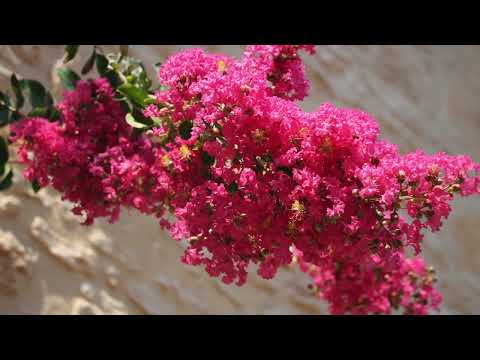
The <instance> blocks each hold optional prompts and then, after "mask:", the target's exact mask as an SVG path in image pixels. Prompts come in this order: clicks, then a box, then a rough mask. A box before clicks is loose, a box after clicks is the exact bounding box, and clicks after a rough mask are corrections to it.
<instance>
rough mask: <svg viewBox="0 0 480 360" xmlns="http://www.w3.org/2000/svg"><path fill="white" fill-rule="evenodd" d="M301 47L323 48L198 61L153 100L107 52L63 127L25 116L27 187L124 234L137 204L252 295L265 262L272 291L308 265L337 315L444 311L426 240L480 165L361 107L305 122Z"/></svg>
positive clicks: (162, 78) (185, 59) (74, 94)
mask: <svg viewBox="0 0 480 360" xmlns="http://www.w3.org/2000/svg"><path fill="white" fill-rule="evenodd" d="M68 50H70V52H69V51H68ZM301 51H304V52H307V53H310V54H313V53H314V51H315V49H314V47H313V46H307V45H301V46H298V45H297V46H294V45H288V46H287V45H275V46H263V45H262V46H260V45H258V46H257V45H256V46H248V47H247V48H246V51H245V53H244V56H243V57H242V58H241V59H233V58H230V57H227V56H223V55H216V54H208V53H206V52H204V51H203V50H201V49H191V50H186V51H183V52H180V53H178V54H175V55H173V56H171V57H170V58H169V59H168V60H167V61H166V62H165V64H163V65H162V66H161V67H160V68H159V71H158V80H159V83H160V84H161V87H160V88H159V89H157V90H152V89H151V85H152V82H151V81H149V80H148V78H147V77H146V75H145V71H144V68H143V65H141V64H140V63H139V62H136V61H135V60H133V59H130V58H127V57H125V54H120V55H118V56H117V57H110V58H106V57H104V56H103V55H99V54H97V53H96V49H94V52H93V54H92V57H91V59H90V60H89V62H87V64H86V67H85V68H84V70H85V71H84V72H85V73H87V72H88V71H89V67H90V68H91V67H92V66H93V65H92V64H93V62H96V65H97V70H98V72H99V73H100V75H102V77H100V78H96V79H94V80H87V81H83V80H79V77H78V76H77V75H76V74H75V73H73V72H71V70H62V71H63V73H61V75H63V76H61V77H62V79H63V80H64V83H65V84H66V87H67V88H69V89H71V91H67V92H66V93H65V95H64V97H63V99H62V100H61V101H60V102H59V103H58V104H57V105H56V106H55V107H54V108H53V110H50V114H54V116H50V117H48V116H38V115H36V113H34V114H33V115H35V116H32V115H30V116H20V118H21V121H16V122H13V123H12V124H11V137H10V140H11V141H12V142H14V143H16V144H18V145H19V146H18V157H19V160H20V161H21V162H23V163H25V164H26V165H27V168H26V170H25V173H24V175H25V177H26V179H28V180H29V181H31V182H32V183H33V184H35V186H36V187H37V188H41V187H45V186H49V185H50V186H52V187H53V188H55V189H56V190H58V191H59V192H61V193H62V195H63V198H64V199H66V200H69V201H71V202H73V203H74V204H75V207H74V209H73V212H74V213H75V214H78V215H83V216H84V217H85V223H86V224H91V223H92V222H93V221H94V220H95V218H98V217H108V218H109V220H110V221H111V222H115V221H116V220H117V219H118V216H119V213H120V211H121V209H122V207H126V208H136V209H138V210H139V211H140V212H142V213H144V214H151V215H154V216H156V217H158V218H159V223H160V226H161V227H162V228H164V229H167V230H168V231H169V232H170V233H171V235H172V237H173V238H174V239H176V240H182V239H187V240H188V247H187V249H186V250H185V253H184V255H183V257H182V261H183V262H184V263H186V264H189V265H196V266H203V267H204V268H205V271H207V272H208V274H209V275H211V276H213V277H220V278H221V280H222V281H223V282H225V283H227V284H229V283H232V282H235V283H236V284H237V285H242V284H244V283H245V282H246V281H247V274H248V269H249V266H250V265H251V264H254V265H256V266H257V267H258V274H259V275H260V276H261V277H263V278H265V279H271V278H273V277H274V276H275V274H276V272H277V270H278V268H279V267H281V266H285V265H288V264H291V263H292V262H298V264H299V266H300V269H301V270H302V271H304V272H306V273H308V274H309V275H310V276H311V277H312V281H313V285H312V290H314V292H315V293H316V294H318V296H319V297H321V298H323V299H325V300H326V301H327V302H328V303H329V304H330V310H331V313H333V314H344V313H351V314H372V313H374V314H390V313H392V312H393V311H394V310H402V311H403V312H404V313H405V314H427V313H428V312H429V310H430V309H438V306H439V304H440V302H441V295H440V294H439V293H438V292H437V291H436V290H435V289H434V287H433V283H434V282H435V281H436V279H435V278H434V270H433V269H432V268H430V267H427V266H426V265H425V263H424V261H423V260H422V259H421V258H420V257H419V254H420V252H421V245H422V239H423V236H424V231H425V230H431V231H438V230H439V229H440V227H441V225H442V221H443V220H444V219H446V218H447V217H448V215H449V214H450V211H451V208H450V205H449V202H450V201H451V200H452V199H453V198H454V195H455V194H459V195H461V196H467V195H473V194H478V193H479V192H480V165H479V164H476V163H474V162H473V161H472V160H471V159H470V158H469V157H468V156H466V155H462V156H451V155H447V154H445V153H438V154H435V155H428V154H425V153H424V152H422V151H416V152H414V153H410V154H400V153H399V151H398V149H397V147H396V146H395V145H393V144H390V143H389V142H387V141H384V140H380V139H379V134H380V129H379V126H378V124H377V122H376V121H375V119H373V118H372V117H371V116H370V115H368V114H367V113H365V112H362V111H360V110H355V109H341V108H337V107H335V106H333V105H331V104H328V103H327V104H323V105H321V106H320V107H319V108H318V110H316V111H314V112H311V113H306V112H304V111H302V110H301V109H300V108H299V106H298V105H297V103H296V101H298V100H302V99H303V98H304V97H305V96H306V95H307V92H308V87H309V84H308V81H307V79H306V78H305V71H304V66H303V64H302V61H301V58H300V56H299V53H300V52H301ZM72 52H75V49H73V50H72V48H71V46H70V48H67V59H68V57H72V56H71V53H72ZM69 53H70V55H69ZM92 59H93V60H92ZM12 85H13V84H12ZM167 213H172V214H173V215H174V219H175V220H174V221H168V220H167V218H166V217H165V215H166V214H167ZM408 248H411V249H413V251H414V253H415V255H414V256H413V257H408V256H407V250H408Z"/></svg>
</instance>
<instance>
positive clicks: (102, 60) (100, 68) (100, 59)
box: [95, 54, 108, 76]
mask: <svg viewBox="0 0 480 360" xmlns="http://www.w3.org/2000/svg"><path fill="white" fill-rule="evenodd" d="M95 64H96V65H97V72H98V74H99V75H100V76H104V75H105V74H106V73H107V72H108V59H107V58H106V57H105V56H104V55H102V54H96V55H95Z"/></svg>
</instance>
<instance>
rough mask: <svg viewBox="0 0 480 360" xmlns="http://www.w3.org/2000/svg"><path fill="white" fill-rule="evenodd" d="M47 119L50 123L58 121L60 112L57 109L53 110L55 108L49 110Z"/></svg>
mask: <svg viewBox="0 0 480 360" xmlns="http://www.w3.org/2000/svg"><path fill="white" fill-rule="evenodd" d="M48 119H49V120H50V121H56V120H58V119H60V111H58V109H57V108H55V107H52V108H50V111H49V114H48Z"/></svg>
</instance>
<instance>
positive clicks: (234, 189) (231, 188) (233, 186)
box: [227, 181, 238, 194]
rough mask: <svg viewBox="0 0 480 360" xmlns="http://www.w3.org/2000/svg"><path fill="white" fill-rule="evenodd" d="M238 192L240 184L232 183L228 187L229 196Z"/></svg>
mask: <svg viewBox="0 0 480 360" xmlns="http://www.w3.org/2000/svg"><path fill="white" fill-rule="evenodd" d="M237 190H238V184H237V182H236V181H234V182H232V183H231V184H230V185H228V187H227V191H228V193H229V194H234V193H235V192H237Z"/></svg>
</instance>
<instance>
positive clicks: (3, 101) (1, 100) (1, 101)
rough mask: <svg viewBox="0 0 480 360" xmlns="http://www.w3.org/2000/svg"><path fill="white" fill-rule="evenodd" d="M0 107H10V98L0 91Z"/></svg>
mask: <svg viewBox="0 0 480 360" xmlns="http://www.w3.org/2000/svg"><path fill="white" fill-rule="evenodd" d="M1 105H4V106H10V98H9V97H8V96H7V95H6V94H4V93H3V92H1V91H0V106H1Z"/></svg>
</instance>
